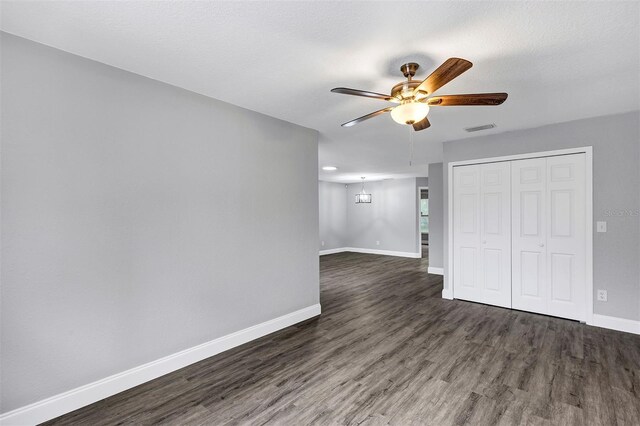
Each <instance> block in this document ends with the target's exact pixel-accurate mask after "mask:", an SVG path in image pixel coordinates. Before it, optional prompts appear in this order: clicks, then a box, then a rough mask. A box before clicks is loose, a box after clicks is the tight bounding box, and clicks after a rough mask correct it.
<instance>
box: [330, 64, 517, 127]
mask: <svg viewBox="0 0 640 426" xmlns="http://www.w3.org/2000/svg"><path fill="white" fill-rule="evenodd" d="M472 66H473V64H472V63H471V62H469V61H467V60H466V59H460V58H449V59H447V60H446V61H445V62H444V63H443V64H442V65H440V66H439V67H438V68H437V69H436V70H435V71H434V72H432V73H431V75H430V76H429V77H427V78H425V79H424V80H423V81H417V80H413V76H415V75H416V71H417V69H418V68H419V65H418V64H416V63H415V62H410V63H408V64H404V65H402V66H401V67H400V71H402V73H403V74H404V76H405V77H406V78H407V81H402V82H400V83H398V84H396V85H395V86H393V88H392V89H391V94H390V95H384V94H382V93H375V92H368V91H364V90H356V89H348V88H346V87H336V88H335V89H331V91H332V92H334V93H342V94H344V95H354V96H364V97H365V98H373V99H380V100H383V101H388V102H393V103H396V104H399V105H397V106H391V107H387V108H383V109H381V110H378V111H374V112H372V113H370V114H367V115H364V116H362V117H359V118H356V119H355V120H351V121H347V122H346V123H343V124H342V126H343V127H350V126H353V125H354V124H358V123H360V122H362V121H365V120H368V119H370V118H373V117H376V116H378V115H381V114H384V113H387V112H390V113H391V118H393V120H394V121H395V122H396V123H399V124H407V125H412V126H413V129H414V130H415V131H419V130H424V129H426V128H427V127H429V126H431V123H430V122H429V119H428V118H427V114H429V107H432V106H466V105H474V106H475V105H500V104H501V103H503V102H504V101H505V100H506V99H507V96H508V95H507V94H506V93H477V94H469V95H442V96H433V93H434V92H435V91H436V90H438V89H439V88H441V87H442V86H444V85H445V84H447V83H448V82H450V81H451V80H453V79H454V78H456V77H458V76H459V75H460V74H462V73H463V72H465V71H467V70H468V69H469V68H471V67H472Z"/></svg>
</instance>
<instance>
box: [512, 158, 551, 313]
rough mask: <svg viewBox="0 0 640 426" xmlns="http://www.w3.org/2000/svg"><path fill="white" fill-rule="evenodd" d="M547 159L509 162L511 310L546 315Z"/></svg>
mask: <svg viewBox="0 0 640 426" xmlns="http://www.w3.org/2000/svg"><path fill="white" fill-rule="evenodd" d="M546 179H547V159H546V158H534V159H529V160H517V161H512V162H511V206H512V208H511V223H512V232H511V234H512V235H511V236H512V261H511V269H512V275H511V283H512V296H511V297H512V307H513V308H514V309H520V310H523V311H529V312H537V313H541V314H546V313H547V297H548V295H547V256H546V248H545V244H546V228H547V220H546V217H547V193H546Z"/></svg>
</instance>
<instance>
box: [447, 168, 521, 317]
mask: <svg viewBox="0 0 640 426" xmlns="http://www.w3.org/2000/svg"><path fill="white" fill-rule="evenodd" d="M453 185H454V213H453V217H454V237H453V240H454V241H453V245H454V256H455V257H454V286H453V288H454V297H455V298H457V299H464V300H470V301H474V302H480V303H487V304H491V305H497V306H503V307H511V235H510V234H511V220H510V219H511V217H510V215H511V213H510V196H511V193H510V165H509V163H508V162H501V163H488V164H482V165H470V166H459V167H455V168H454V182H453Z"/></svg>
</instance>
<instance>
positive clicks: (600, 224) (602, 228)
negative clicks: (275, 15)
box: [596, 221, 607, 232]
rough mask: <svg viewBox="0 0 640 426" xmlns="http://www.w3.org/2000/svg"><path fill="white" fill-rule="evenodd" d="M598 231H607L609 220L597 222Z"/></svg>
mask: <svg viewBox="0 0 640 426" xmlns="http://www.w3.org/2000/svg"><path fill="white" fill-rule="evenodd" d="M596 231H597V232H607V222H601V221H598V222H596Z"/></svg>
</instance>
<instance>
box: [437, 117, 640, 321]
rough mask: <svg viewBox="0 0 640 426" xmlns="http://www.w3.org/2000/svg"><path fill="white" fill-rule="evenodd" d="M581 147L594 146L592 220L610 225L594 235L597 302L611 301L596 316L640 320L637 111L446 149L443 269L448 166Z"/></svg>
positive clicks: (451, 144)
mask: <svg viewBox="0 0 640 426" xmlns="http://www.w3.org/2000/svg"><path fill="white" fill-rule="evenodd" d="M582 146H593V204H594V205H593V219H594V221H598V220H606V221H607V232H606V233H596V232H595V226H594V234H593V285H594V301H595V300H596V296H595V292H596V290H597V289H604V290H608V296H609V297H608V298H609V301H608V302H598V301H595V302H594V312H595V313H596V314H602V315H609V316H613V317H619V318H627V319H632V320H640V278H639V277H640V267H639V264H640V263H639V262H638V259H640V220H639V218H638V213H637V212H638V211H640V193H639V192H638V187H640V167H639V164H640V113H639V112H637V111H636V112H631V113H626V114H619V115H613V116H606V117H596V118H590V119H587V120H578V121H572V122H568V123H561V124H554V125H550V126H544V127H539V128H535V129H528V130H523V131H517V132H508V133H502V134H497V135H491V136H485V137H478V138H471V139H464V140H459V141H453V142H447V143H445V144H444V164H445V166H444V167H445V199H444V206H445V211H444V214H445V216H444V217H445V245H444V250H445V251H444V253H445V266H446V265H447V263H448V259H446V257H447V256H446V255H447V254H448V248H447V247H448V245H447V242H446V239H447V237H448V231H447V226H448V224H447V223H446V222H447V217H448V208H447V207H448V204H447V203H448V198H447V173H446V170H447V169H448V167H447V166H448V163H449V162H451V161H461V160H471V159H477V158H488V157H497V156H503V155H513V154H522V153H529V152H539V151H549V150H555V149H562V148H572V147H582ZM430 176H431V174H430ZM447 281H448V280H447ZM447 285H449V283H448V282H447Z"/></svg>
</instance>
